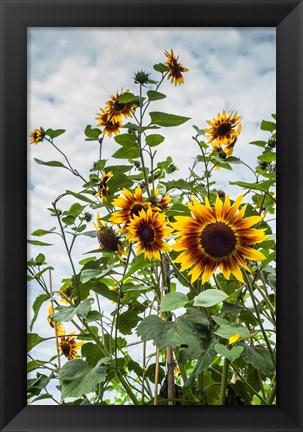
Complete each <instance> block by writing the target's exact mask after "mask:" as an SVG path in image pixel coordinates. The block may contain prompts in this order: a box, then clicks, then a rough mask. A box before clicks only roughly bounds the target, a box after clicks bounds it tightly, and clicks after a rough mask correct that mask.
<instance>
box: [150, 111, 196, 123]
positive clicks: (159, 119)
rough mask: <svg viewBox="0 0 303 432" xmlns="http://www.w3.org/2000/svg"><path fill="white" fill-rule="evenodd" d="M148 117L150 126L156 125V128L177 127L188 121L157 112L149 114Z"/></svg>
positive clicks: (187, 118)
mask: <svg viewBox="0 0 303 432" xmlns="http://www.w3.org/2000/svg"><path fill="white" fill-rule="evenodd" d="M149 115H150V118H151V124H156V125H158V126H164V127H171V126H179V125H181V124H183V123H185V122H187V121H188V120H190V117H183V116H178V115H175V114H167V113H163V112H159V111H154V112H151V113H149Z"/></svg>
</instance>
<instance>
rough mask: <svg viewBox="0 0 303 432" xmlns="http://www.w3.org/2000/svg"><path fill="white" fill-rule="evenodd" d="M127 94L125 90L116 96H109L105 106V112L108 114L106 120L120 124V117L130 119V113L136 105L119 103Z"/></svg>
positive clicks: (127, 91)
mask: <svg viewBox="0 0 303 432" xmlns="http://www.w3.org/2000/svg"><path fill="white" fill-rule="evenodd" d="M125 93H129V90H125V92H122V93H118V92H117V93H116V96H114V95H111V97H110V100H109V101H107V102H106V104H105V111H106V112H107V114H108V119H110V120H111V121H113V122H121V121H122V115H123V116H124V117H132V113H133V112H134V111H135V108H136V106H137V105H136V104H135V103H133V102H126V103H121V102H119V99H120V97H121V96H122V95H123V94H125Z"/></svg>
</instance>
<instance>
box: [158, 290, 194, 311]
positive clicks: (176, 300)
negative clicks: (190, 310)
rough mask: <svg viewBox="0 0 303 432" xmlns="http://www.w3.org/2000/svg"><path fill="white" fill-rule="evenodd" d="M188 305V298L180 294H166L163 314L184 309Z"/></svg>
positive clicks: (163, 301) (162, 304) (163, 300)
mask: <svg viewBox="0 0 303 432" xmlns="http://www.w3.org/2000/svg"><path fill="white" fill-rule="evenodd" d="M186 303H188V298H187V296H186V295H185V294H183V293H180V292H171V293H168V294H166V295H165V296H164V297H163V299H162V302H161V310H162V312H169V311H173V310H176V309H179V308H182V307H184V306H185V305H186Z"/></svg>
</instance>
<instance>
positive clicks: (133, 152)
mask: <svg viewBox="0 0 303 432" xmlns="http://www.w3.org/2000/svg"><path fill="white" fill-rule="evenodd" d="M139 156H140V151H139V149H138V147H137V146H128V145H126V146H123V147H122V148H120V149H119V150H117V151H116V152H115V153H114V154H113V157H114V158H116V159H137V158H138V157H139Z"/></svg>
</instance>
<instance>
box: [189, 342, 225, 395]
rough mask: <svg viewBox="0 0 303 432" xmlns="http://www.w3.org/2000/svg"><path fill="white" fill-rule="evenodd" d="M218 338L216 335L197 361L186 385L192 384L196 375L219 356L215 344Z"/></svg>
mask: <svg viewBox="0 0 303 432" xmlns="http://www.w3.org/2000/svg"><path fill="white" fill-rule="evenodd" d="M218 339H219V338H217V337H216V336H214V338H213V340H212V342H211V343H210V345H209V347H208V348H207V350H206V351H205V352H204V353H203V354H202V355H201V357H200V358H199V360H198V361H197V364H196V366H195V368H194V370H193V371H192V373H191V374H190V376H189V377H188V378H187V380H186V382H185V384H184V386H185V387H187V386H189V385H191V384H192V383H193V381H194V379H195V376H196V375H199V374H200V373H201V372H203V371H204V370H205V369H207V368H208V366H209V365H210V364H211V363H212V362H213V361H214V360H215V358H216V357H217V351H216V350H215V345H216V343H217V342H218Z"/></svg>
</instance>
